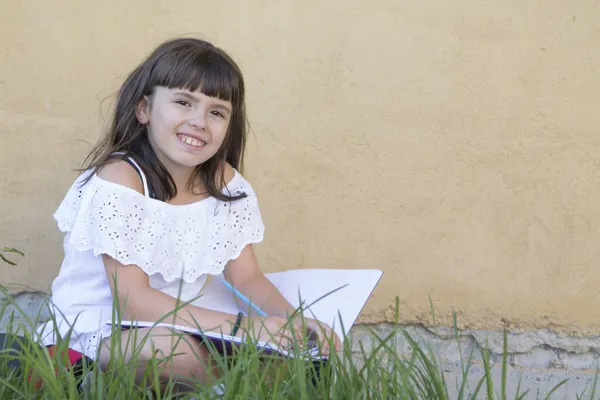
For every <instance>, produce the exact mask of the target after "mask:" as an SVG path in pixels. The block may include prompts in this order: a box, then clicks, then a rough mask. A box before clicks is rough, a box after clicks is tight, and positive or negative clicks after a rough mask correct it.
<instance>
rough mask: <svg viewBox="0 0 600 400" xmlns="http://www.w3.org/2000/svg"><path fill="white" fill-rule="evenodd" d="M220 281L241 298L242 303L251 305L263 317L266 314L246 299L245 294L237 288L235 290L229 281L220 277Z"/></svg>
mask: <svg viewBox="0 0 600 400" xmlns="http://www.w3.org/2000/svg"><path fill="white" fill-rule="evenodd" d="M221 283H222V284H223V285H225V287H226V288H227V289H229V290H231V291H232V292H233V294H235V295H236V296H237V297H238V298H239V299H240V300H242V301H243V302H244V303H246V304H247V305H249V306H250V307H252V308H253V309H254V311H256V312H257V313H258V315H261V316H263V317H266V316H267V313H266V312H264V311H263V310H261V309H260V308H259V307H258V306H257V305H256V304H254V303H252V302H251V301H250V300H248V298H247V297H246V296H244V295H243V294H242V293H240V291H239V290H237V289H236V288H234V287H233V286H232V285H231V284H230V283H229V282H227V281H226V280H225V279H221Z"/></svg>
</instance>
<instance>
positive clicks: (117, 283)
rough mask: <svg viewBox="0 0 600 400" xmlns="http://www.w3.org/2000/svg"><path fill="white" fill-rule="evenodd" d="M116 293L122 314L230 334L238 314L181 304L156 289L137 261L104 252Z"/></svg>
mask: <svg viewBox="0 0 600 400" xmlns="http://www.w3.org/2000/svg"><path fill="white" fill-rule="evenodd" d="M102 260H103V261H104V266H105V269H106V275H107V277H108V280H109V284H110V288H111V291H112V293H113V296H114V297H115V298H117V299H118V302H119V306H120V312H121V318H123V319H128V320H137V321H148V322H155V321H158V320H159V319H162V318H164V317H165V316H166V315H169V316H168V317H167V318H165V319H164V321H163V322H166V323H171V324H176V325H183V326H188V327H191V328H197V327H198V326H200V327H201V328H202V329H203V330H209V331H215V332H222V333H224V334H227V335H228V334H230V333H231V330H232V329H233V325H234V324H235V320H236V316H235V315H231V314H227V313H222V312H219V311H213V310H209V309H206V308H200V307H195V306H192V305H191V304H188V305H182V302H181V301H178V300H177V299H176V298H174V297H172V296H169V295H168V294H165V293H163V292H161V291H160V290H157V289H154V288H152V287H151V286H150V278H149V277H148V275H147V274H146V273H145V272H144V271H143V270H142V269H141V268H139V267H138V266H137V265H122V264H121V263H119V262H118V261H116V260H115V259H113V258H112V257H110V256H107V255H102Z"/></svg>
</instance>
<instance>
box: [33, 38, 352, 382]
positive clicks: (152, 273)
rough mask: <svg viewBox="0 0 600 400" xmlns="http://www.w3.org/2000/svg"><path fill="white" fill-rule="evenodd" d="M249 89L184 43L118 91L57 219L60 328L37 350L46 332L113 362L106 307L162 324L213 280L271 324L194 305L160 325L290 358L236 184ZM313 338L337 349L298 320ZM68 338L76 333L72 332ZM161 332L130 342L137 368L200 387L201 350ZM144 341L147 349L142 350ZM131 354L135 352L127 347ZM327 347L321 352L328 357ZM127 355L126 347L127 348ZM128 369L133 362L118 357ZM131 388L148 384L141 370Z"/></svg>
mask: <svg viewBox="0 0 600 400" xmlns="http://www.w3.org/2000/svg"><path fill="white" fill-rule="evenodd" d="M244 96H245V88H244V81H243V78H242V74H241V72H240V69H239V68H238V66H237V65H236V64H235V62H234V61H233V60H232V59H231V58H230V57H229V56H228V55H227V54H226V53H225V52H224V51H223V50H221V49H219V48H217V47H215V46H213V45H212V44H210V43H208V42H205V41H202V40H197V39H191V38H183V39H176V40H172V41H168V42H165V43H163V44H161V45H160V46H159V47H158V48H157V49H156V50H155V51H154V52H153V53H151V54H150V55H149V56H148V58H146V59H145V60H144V61H143V62H142V63H141V64H140V65H139V66H138V67H137V68H136V69H135V70H134V71H133V72H132V73H131V74H130V75H129V76H128V77H127V79H126V80H125V82H124V84H123V86H122V87H121V89H120V91H119V93H118V98H117V103H116V108H115V112H114V116H113V120H112V123H111V125H110V127H109V130H108V134H107V135H106V137H105V138H104V139H103V141H101V142H100V143H99V144H98V145H97V146H96V147H95V148H94V149H93V150H92V152H91V153H90V155H89V156H88V158H87V159H86V162H85V164H84V168H83V170H82V171H83V173H82V174H81V175H80V176H79V178H78V179H77V180H76V182H75V183H74V184H73V186H72V187H71V188H70V190H69V191H68V193H67V195H66V197H65V198H64V200H63V202H62V203H61V204H60V206H59V208H58V210H57V211H56V213H55V215H54V217H55V219H56V220H57V222H58V227H59V229H60V230H61V231H62V232H64V233H65V234H66V236H65V239H64V251H65V258H64V261H63V264H62V266H61V269H60V273H59V275H58V277H57V278H56V279H55V281H54V282H53V284H52V302H53V305H54V307H55V310H56V312H55V315H56V321H55V322H51V323H48V324H46V325H45V326H42V327H40V330H39V331H40V333H41V334H42V337H43V344H44V345H46V346H52V345H53V344H55V343H56V337H55V332H58V333H59V334H60V335H61V336H62V337H66V338H68V339H69V340H70V342H69V343H70V348H71V349H72V351H74V352H76V353H80V354H83V355H85V356H87V357H89V358H91V359H92V360H96V361H97V362H98V363H99V365H100V367H101V368H106V366H107V364H108V362H109V361H110V357H111V352H110V351H109V348H110V346H109V344H108V341H109V339H110V337H111V335H112V336H115V335H122V336H123V338H122V340H121V341H120V342H122V343H127V340H128V338H129V337H130V333H129V332H128V331H122V332H120V331H113V330H112V327H111V326H110V325H107V324H106V321H107V320H110V319H111V317H112V308H113V299H116V300H117V301H118V303H119V304H120V307H121V312H122V316H123V318H125V319H128V320H141V321H157V320H159V319H160V318H161V317H163V316H165V315H167V314H169V313H170V312H173V310H175V309H176V308H178V307H180V305H181V302H188V301H190V300H192V299H195V298H198V295H199V294H201V290H202V287H203V285H204V284H205V282H206V279H207V276H208V275H215V274H219V273H221V272H223V273H224V275H225V276H226V278H227V279H228V281H229V282H230V283H231V284H232V285H233V286H235V287H236V288H237V289H239V290H240V291H241V292H242V293H243V294H245V295H246V296H247V297H249V298H251V299H252V301H253V302H254V303H256V304H258V305H259V306H261V308H263V310H265V311H266V312H267V314H268V315H269V316H267V317H254V316H253V317H252V318H251V319H250V318H247V317H242V316H241V315H237V316H236V315H230V314H226V313H222V312H216V311H212V310H209V309H206V308H203V306H202V297H200V298H199V299H198V300H195V301H193V302H191V304H188V305H186V306H184V307H181V309H179V310H178V311H177V313H175V316H174V317H173V318H172V319H170V320H169V321H168V322H173V323H175V324H179V325H187V326H191V327H197V326H200V327H202V328H203V329H209V330H213V331H214V330H220V331H222V332H223V333H225V334H231V333H233V334H235V335H237V336H240V335H244V334H252V333H257V332H258V333H257V334H258V335H259V337H258V338H259V339H261V340H270V339H271V340H272V339H273V338H274V339H275V340H278V341H280V342H281V343H282V344H283V345H289V344H290V343H291V341H292V339H294V338H295V339H297V340H302V337H306V336H305V335H302V334H301V331H300V326H299V324H300V322H299V320H298V319H294V320H293V321H292V324H294V326H295V327H297V328H298V329H295V328H294V326H291V325H290V324H289V323H288V322H289V321H288V319H287V318H286V316H288V315H290V314H291V313H293V312H294V308H293V307H292V306H291V305H290V304H289V303H288V302H287V301H286V300H285V299H284V298H283V296H282V295H281V294H280V293H279V292H278V291H277V289H276V288H275V287H274V286H273V285H272V284H271V283H270V282H269V280H267V279H266V278H265V276H264V275H263V274H262V273H261V271H260V269H259V267H258V265H257V262H256V259H255V256H254V253H253V250H252V244H253V243H258V242H260V241H261V240H262V238H263V231H264V226H263V223H262V220H261V214H260V211H259V207H258V203H257V199H256V195H255V193H254V191H253V190H252V187H251V185H250V184H249V183H248V182H247V181H246V180H245V179H244V178H243V177H242V176H241V175H240V173H239V172H238V169H241V164H242V158H243V153H244V145H245V141H246V115H245V103H244ZM305 323H306V325H305V326H307V327H308V330H309V331H315V332H320V333H322V335H321V337H323V336H327V337H334V338H335V341H334V343H335V346H336V349H339V346H340V342H339V338H337V337H336V336H335V335H333V332H332V330H331V329H330V328H329V327H328V326H326V325H324V324H321V323H317V321H315V320H311V319H307V320H306V322H305ZM71 328H72V330H71ZM169 332H170V331H168V330H166V329H162V328H153V329H152V330H151V331H150V329H139V330H138V333H137V337H138V338H139V340H138V342H139V343H143V344H142V348H141V352H140V353H139V355H137V356H136V360H140V362H142V363H144V362H146V361H148V360H149V359H150V358H152V357H153V356H154V355H155V351H157V352H158V354H159V355H164V356H165V357H167V356H169V355H174V356H173V357H172V358H168V360H167V365H168V368H166V369H165V370H164V373H163V374H164V375H163V376H161V377H160V378H161V379H167V378H168V376H169V375H171V376H173V375H175V376H178V377H179V378H181V379H183V380H186V379H188V380H189V379H191V378H196V379H200V380H203V379H206V378H207V377H208V376H209V375H211V374H212V373H213V371H208V370H207V368H210V363H209V362H208V360H209V352H208V349H207V348H206V347H205V346H204V345H203V344H202V343H201V342H199V341H198V340H194V339H192V338H191V337H187V338H186V337H184V339H187V340H173V338H172V335H169ZM144 337H145V338H146V340H145V341H142V338H144ZM129 340H131V339H129ZM327 344H328V342H327V341H325V340H322V346H323V351H324V352H325V353H326V352H328V351H329V349H328V347H327ZM129 347H130V348H131V346H129ZM122 351H123V352H124V354H121V356H122V357H124V358H125V359H126V360H127V359H128V358H129V357H131V354H130V353H131V350H122ZM138 370H139V371H140V372H139V374H138V379H141V377H142V375H143V373H144V365H140V366H139V369H138Z"/></svg>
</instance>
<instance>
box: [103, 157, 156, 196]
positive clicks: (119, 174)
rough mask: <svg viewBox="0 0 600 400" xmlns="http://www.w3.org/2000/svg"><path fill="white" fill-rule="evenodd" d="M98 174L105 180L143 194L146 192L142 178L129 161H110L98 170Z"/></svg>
mask: <svg viewBox="0 0 600 400" xmlns="http://www.w3.org/2000/svg"><path fill="white" fill-rule="evenodd" d="M97 175H98V177H100V178H102V179H103V180H105V181H108V182H112V183H116V184H118V185H122V186H125V187H128V188H130V189H133V190H135V191H137V192H139V193H142V194H143V193H144V183H143V182H142V179H141V178H140V176H139V175H138V173H137V171H136V170H135V168H133V167H132V166H131V165H130V164H129V163H128V162H127V161H124V160H115V161H112V162H109V163H108V164H106V165H104V166H102V167H101V168H100V169H99V170H98V172H97Z"/></svg>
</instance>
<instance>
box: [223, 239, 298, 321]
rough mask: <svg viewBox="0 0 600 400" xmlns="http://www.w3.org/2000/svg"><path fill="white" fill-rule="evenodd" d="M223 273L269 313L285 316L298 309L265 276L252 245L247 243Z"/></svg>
mask: <svg viewBox="0 0 600 400" xmlns="http://www.w3.org/2000/svg"><path fill="white" fill-rule="evenodd" d="M223 275H224V276H225V279H227V281H229V283H231V285H233V287H235V288H236V289H237V290H239V291H240V292H242V293H243V294H244V295H245V296H246V297H248V299H250V301H252V303H254V304H256V305H257V306H258V307H260V308H261V309H262V310H263V311H264V312H266V313H267V315H275V316H278V317H284V318H285V317H288V316H289V315H291V314H292V313H293V312H294V311H295V310H296V309H295V308H294V307H293V306H292V305H291V304H290V303H289V302H288V301H287V300H286V299H285V297H283V295H282V294H281V293H280V292H279V290H277V288H276V287H275V285H273V284H272V283H271V281H269V280H268V279H267V278H266V277H265V276H264V274H263V273H262V271H261V270H260V268H259V266H258V262H257V261H256V257H255V255H254V250H253V249H252V245H247V246H246V247H245V248H244V249H243V250H242V253H241V254H240V256H239V257H238V258H236V259H235V260H231V261H230V262H229V263H228V264H227V266H226V267H225V271H224V273H223Z"/></svg>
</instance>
